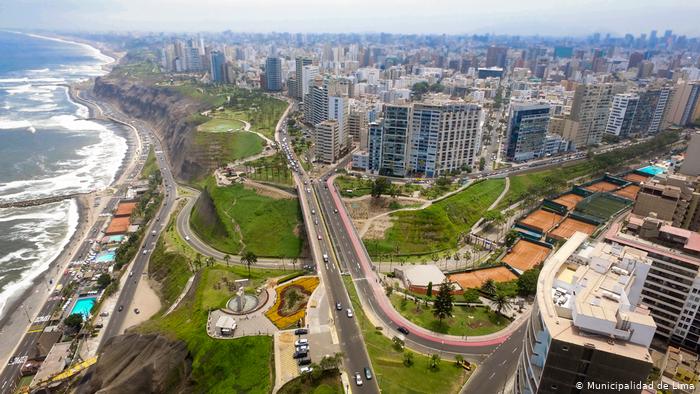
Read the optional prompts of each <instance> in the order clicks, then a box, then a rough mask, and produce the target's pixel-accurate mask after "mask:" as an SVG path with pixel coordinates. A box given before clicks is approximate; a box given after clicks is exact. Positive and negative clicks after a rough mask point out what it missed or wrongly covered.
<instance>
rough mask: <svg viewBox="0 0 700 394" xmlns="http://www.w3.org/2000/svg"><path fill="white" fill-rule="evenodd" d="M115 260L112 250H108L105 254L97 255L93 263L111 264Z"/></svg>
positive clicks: (114, 253)
mask: <svg viewBox="0 0 700 394" xmlns="http://www.w3.org/2000/svg"><path fill="white" fill-rule="evenodd" d="M115 258H116V252H115V251H113V250H110V251H107V252H102V253H100V254H99V255H97V258H96V259H95V261H96V262H98V263H111V262H113V261H114V260H115Z"/></svg>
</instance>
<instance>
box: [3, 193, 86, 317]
mask: <svg viewBox="0 0 700 394" xmlns="http://www.w3.org/2000/svg"><path fill="white" fill-rule="evenodd" d="M8 218H10V219H11V220H24V221H31V222H32V223H31V225H30V226H13V227H12V230H13V231H12V233H13V234H15V235H16V233H17V232H19V233H24V235H23V236H22V238H21V239H22V240H25V241H26V240H31V242H33V246H34V248H32V249H28V248H23V249H19V250H16V251H13V252H10V253H8V254H7V255H5V256H3V257H2V258H1V259H0V264H7V263H8V262H12V261H15V262H22V263H26V264H27V265H25V268H24V270H23V272H22V274H21V275H20V278H19V279H18V280H15V281H13V282H10V283H9V284H7V285H5V286H4V287H3V288H0V316H2V314H3V311H4V309H5V307H6V306H7V301H8V299H9V298H10V297H13V296H17V295H18V294H20V293H21V292H22V291H24V290H26V289H27V288H29V286H30V285H31V284H32V282H33V281H34V279H35V278H36V277H38V276H39V275H41V274H42V273H44V272H45V271H46V270H47V269H48V268H49V266H50V265H51V262H52V261H54V260H55V259H56V258H57V257H58V256H59V254H60V253H61V251H62V250H63V248H65V246H66V245H67V244H68V242H69V241H70V238H71V237H72V236H73V233H74V232H75V230H76V228H77V226H78V219H79V215H78V206H77V204H76V203H75V201H73V200H70V201H63V202H59V203H55V204H48V205H43V206H40V207H29V208H10V209H0V221H2V220H3V219H8ZM47 286H48V285H47ZM42 289H45V288H44V287H43V286H42V287H40V288H39V290H42Z"/></svg>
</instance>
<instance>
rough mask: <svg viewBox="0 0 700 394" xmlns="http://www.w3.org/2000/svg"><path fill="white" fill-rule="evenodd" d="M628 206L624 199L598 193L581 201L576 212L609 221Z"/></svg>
mask: <svg viewBox="0 0 700 394" xmlns="http://www.w3.org/2000/svg"><path fill="white" fill-rule="evenodd" d="M627 205H628V204H627V203H626V202H625V201H624V200H622V199H618V198H615V197H612V196H610V195H607V194H605V193H596V194H594V195H592V196H590V197H588V198H587V199H585V200H583V201H581V202H580V203H579V204H578V205H577V206H576V211H577V212H581V213H584V214H586V215H590V216H593V217H597V218H600V219H603V220H608V219H610V217H611V216H612V215H613V214H614V213H616V212H618V211H619V210H621V209H622V208H624V207H626V206H627Z"/></svg>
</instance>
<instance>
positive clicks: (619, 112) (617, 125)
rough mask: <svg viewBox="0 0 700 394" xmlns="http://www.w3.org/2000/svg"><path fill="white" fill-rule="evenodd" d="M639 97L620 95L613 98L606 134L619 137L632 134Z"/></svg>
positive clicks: (626, 94) (629, 94)
mask: <svg viewBox="0 0 700 394" xmlns="http://www.w3.org/2000/svg"><path fill="white" fill-rule="evenodd" d="M638 104H639V96H637V95H636V94H634V93H620V94H616V95H615V97H614V98H613V101H612V105H611V107H610V115H609V116H608V124H607V125H606V126H605V132H606V133H608V134H612V135H616V136H618V137H627V136H628V135H630V134H631V130H632V120H633V119H634V117H635V113H636V111H637V105H638Z"/></svg>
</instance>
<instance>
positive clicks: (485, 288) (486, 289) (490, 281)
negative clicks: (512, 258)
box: [481, 279, 496, 295]
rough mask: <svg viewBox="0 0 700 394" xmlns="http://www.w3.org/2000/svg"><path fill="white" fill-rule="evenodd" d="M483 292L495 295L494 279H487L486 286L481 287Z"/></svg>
mask: <svg viewBox="0 0 700 394" xmlns="http://www.w3.org/2000/svg"><path fill="white" fill-rule="evenodd" d="M481 291H483V292H484V293H486V294H491V295H493V294H495V293H496V282H495V281H494V280H493V279H487V280H486V282H484V284H483V285H481Z"/></svg>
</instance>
